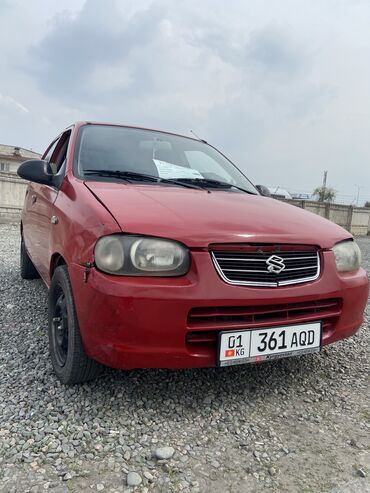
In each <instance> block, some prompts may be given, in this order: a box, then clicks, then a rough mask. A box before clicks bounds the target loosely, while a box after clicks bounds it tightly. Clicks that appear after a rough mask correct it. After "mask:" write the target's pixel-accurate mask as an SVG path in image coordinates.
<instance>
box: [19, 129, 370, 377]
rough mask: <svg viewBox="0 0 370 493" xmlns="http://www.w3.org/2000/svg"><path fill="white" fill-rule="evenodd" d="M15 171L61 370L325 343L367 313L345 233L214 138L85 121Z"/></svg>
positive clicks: (231, 358)
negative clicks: (268, 185) (278, 193)
mask: <svg viewBox="0 0 370 493" xmlns="http://www.w3.org/2000/svg"><path fill="white" fill-rule="evenodd" d="M18 174H19V176H20V177H22V178H24V179H25V180H27V181H29V182H30V183H29V185H28V188H27V192H26V197H25V203H24V209H23V213H22V219H21V254H20V255H21V259H20V265H21V276H22V277H23V278H24V279H33V278H36V277H39V276H40V277H41V278H42V279H43V281H44V282H45V284H46V285H47V286H48V289H49V299H48V313H49V322H48V334H49V347H50V355H51V361H52V364H53V367H54V370H55V373H56V375H57V376H58V378H59V379H60V380H61V382H63V383H65V384H74V383H79V382H84V381H86V380H88V379H91V378H93V377H95V376H96V375H97V374H98V372H99V371H100V369H101V368H102V365H107V366H110V367H114V368H124V369H130V368H172V369H177V368H178V369H179V368H201V367H215V366H220V367H224V366H229V365H236V364H244V363H253V362H260V361H269V360H273V359H275V358H283V357H287V356H298V355H302V354H308V353H314V352H319V351H320V349H321V348H322V346H324V345H327V344H331V343H333V342H335V341H338V340H340V339H344V338H346V337H349V336H352V335H353V334H355V332H356V331H357V330H358V328H359V327H360V325H361V323H362V321H363V313H364V308H365V305H366V302H367V297H368V278H367V274H366V272H365V271H364V270H363V269H362V268H361V266H360V262H361V254H360V250H359V248H358V246H357V244H356V242H355V241H354V239H353V237H352V236H351V234H350V233H349V232H348V231H346V230H344V229H342V228H341V227H339V226H337V225H336V224H334V223H332V222H330V221H328V220H326V219H323V218H322V217H319V216H318V215H314V214H312V213H309V212H307V211H304V210H302V209H300V208H299V207H295V206H292V205H288V204H287V203H284V202H280V201H277V200H275V199H272V198H268V197H265V196H263V195H261V194H260V193H259V192H258V190H257V189H256V188H255V187H254V186H253V184H252V183H251V182H250V181H249V180H248V179H247V178H246V176H245V175H244V173H242V172H241V171H240V170H239V169H238V168H237V167H236V166H235V165H234V164H233V163H232V162H231V161H230V160H229V159H227V158H226V157H225V156H224V155H223V154H221V153H220V152H219V151H217V150H216V149H215V148H214V147H212V146H211V145H209V144H207V143H206V142H205V141H202V140H198V139H196V138H190V137H185V136H180V135H175V134H172V133H168V132H161V131H156V130H148V129H142V128H133V127H128V126H123V125H113V124H101V123H91V122H78V123H76V124H74V125H72V126H71V127H69V128H67V129H66V130H65V131H63V132H62V133H61V134H60V135H59V136H58V137H57V138H56V139H55V140H54V141H53V142H52V143H51V144H50V145H49V147H48V148H47V150H46V152H45V154H44V155H43V157H42V159H41V160H31V161H26V162H25V163H23V164H22V165H21V166H20V168H19V170H18Z"/></svg>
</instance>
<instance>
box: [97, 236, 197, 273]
mask: <svg viewBox="0 0 370 493" xmlns="http://www.w3.org/2000/svg"><path fill="white" fill-rule="evenodd" d="M94 255H95V264H96V266H97V267H98V269H100V270H101V271H103V272H106V273H108V274H114V275H123V276H125V275H126V276H157V277H175V276H182V275H184V274H186V273H187V271H188V270H189V265H190V254H189V250H188V249H187V248H186V247H185V246H184V245H182V244H181V243H178V242H176V241H173V240H167V239H164V238H155V237H149V236H137V235H124V234H115V235H109V236H103V237H102V238H99V240H98V241H97V242H96V245H95V251H94Z"/></svg>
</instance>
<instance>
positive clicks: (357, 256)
mask: <svg viewBox="0 0 370 493" xmlns="http://www.w3.org/2000/svg"><path fill="white" fill-rule="evenodd" d="M333 252H334V256H335V263H336V264H337V270H338V272H349V271H351V270H356V269H358V268H359V267H360V265H361V250H360V248H359V246H358V245H357V243H356V242H355V241H353V240H345V241H341V242H340V243H337V244H336V245H334V247H333Z"/></svg>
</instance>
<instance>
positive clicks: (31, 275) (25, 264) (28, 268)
mask: <svg viewBox="0 0 370 493" xmlns="http://www.w3.org/2000/svg"><path fill="white" fill-rule="evenodd" d="M20 267H21V277H22V279H38V278H39V277H40V274H39V273H38V272H37V270H36V267H35V266H34V265H33V263H32V260H31V259H30V257H29V255H28V253H27V250H26V247H25V244H24V240H23V238H22V239H21V256H20Z"/></svg>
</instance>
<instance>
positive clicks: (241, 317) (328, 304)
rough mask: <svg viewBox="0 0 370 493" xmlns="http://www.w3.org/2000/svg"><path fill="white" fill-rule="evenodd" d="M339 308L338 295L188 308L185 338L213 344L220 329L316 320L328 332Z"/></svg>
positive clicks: (190, 342)
mask: <svg viewBox="0 0 370 493" xmlns="http://www.w3.org/2000/svg"><path fill="white" fill-rule="evenodd" d="M341 310H342V300H341V299H339V298H330V299H323V300H317V301H305V302H299V303H282V304H279V305H261V306H228V307H226V306H221V307H219V306H215V307H197V308H192V309H191V310H190V312H189V314H188V320H187V326H188V332H187V336H186V342H187V344H191V345H193V344H196V345H198V344H213V343H216V341H217V337H218V334H219V332H220V331H223V330H239V329H251V328H253V329H258V328H260V327H274V326H281V325H292V324H296V323H307V322H314V321H318V320H321V321H322V323H323V332H324V333H325V332H330V330H332V328H333V327H334V326H335V324H336V322H337V320H338V318H339V316H340V314H341Z"/></svg>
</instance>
